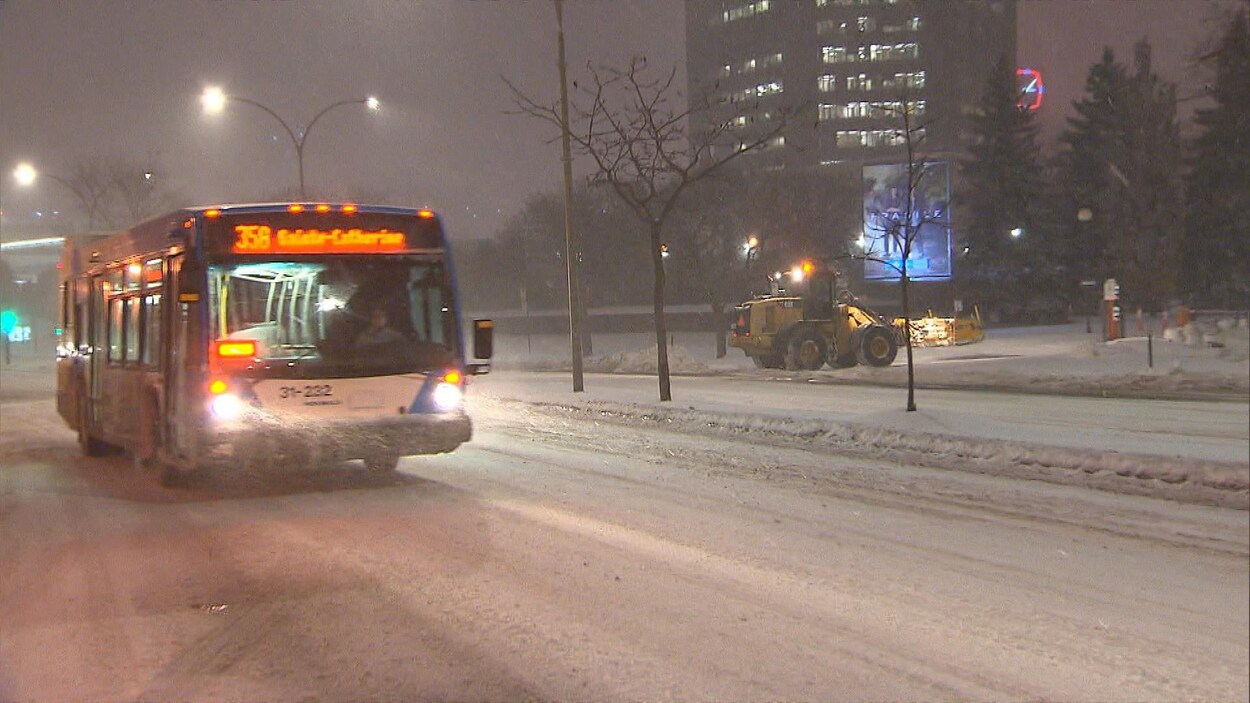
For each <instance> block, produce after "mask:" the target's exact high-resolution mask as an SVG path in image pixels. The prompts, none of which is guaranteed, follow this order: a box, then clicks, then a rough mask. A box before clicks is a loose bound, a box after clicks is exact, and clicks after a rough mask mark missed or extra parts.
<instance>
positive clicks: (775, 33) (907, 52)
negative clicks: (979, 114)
mask: <svg viewBox="0 0 1250 703" xmlns="http://www.w3.org/2000/svg"><path fill="white" fill-rule="evenodd" d="M1015 53H1016V7H1015V0H687V2H686V66H687V72H688V82H689V90H690V94H691V95H692V96H707V97H708V98H709V99H710V100H711V102H713V103H714V104H716V105H717V107H716V108H715V109H713V110H711V111H709V112H705V113H701V114H700V115H699V116H698V117H697V118H696V122H695V124H694V125H692V129H694V130H695V131H698V130H699V129H700V128H701V127H705V126H706V125H707V124H709V122H707V120H718V121H719V120H728V121H729V122H730V123H731V124H732V125H733V126H734V127H735V128H737V129H741V130H742V131H741V132H740V133H741V134H742V135H744V136H747V135H749V134H750V133H751V130H752V129H754V128H757V127H759V126H760V125H761V123H764V124H766V123H768V122H769V121H770V120H772V119H776V118H778V117H779V116H780V114H781V113H782V112H783V111H786V110H789V111H794V110H796V109H801V112H800V113H799V116H798V117H797V118H796V119H794V120H793V121H792V122H791V124H790V126H789V127H788V128H787V130H786V134H785V144H786V145H787V146H790V147H795V148H789V149H780V148H775V147H778V146H781V144H780V143H778V144H774V145H770V148H767V149H764V150H763V151H761V153H760V154H759V157H761V158H762V160H764V161H765V162H767V163H769V164H785V165H786V166H798V167H809V166H816V165H820V164H826V165H828V164H834V163H838V162H852V163H862V162H873V161H885V160H889V159H890V158H891V157H896V156H897V155H898V154H899V153H900V149H899V147H900V136H899V126H900V125H899V118H898V112H899V108H901V107H902V106H903V103H904V102H906V103H909V104H910V107H911V108H912V113H913V114H915V115H916V117H917V118H918V122H919V123H921V124H923V125H924V127H925V132H926V137H925V140H926V143H925V150H926V152H927V153H930V154H932V153H961V152H962V151H963V149H964V147H965V146H966V144H967V143H968V140H969V138H970V135H969V132H968V121H969V120H968V118H969V116H970V115H971V113H972V111H973V110H974V109H975V108H976V104H977V102H978V101H979V97H980V94H981V92H982V90H983V89H984V86H985V81H986V78H987V77H988V71H989V69H990V67H991V66H992V65H993V64H994V62H995V61H997V60H998V59H999V58H1000V57H1005V58H1006V59H1007V61H1008V63H1009V64H1010V63H1014V60H1015Z"/></svg>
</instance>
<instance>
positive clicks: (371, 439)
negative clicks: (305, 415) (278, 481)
mask: <svg viewBox="0 0 1250 703" xmlns="http://www.w3.org/2000/svg"><path fill="white" fill-rule="evenodd" d="M472 436H473V425H472V422H471V421H470V420H469V416H468V415H467V414H465V413H464V412H447V413H414V414H404V415H395V416H390V417H380V418H369V419H367V420H362V419H359V418H345V419H318V420H315V421H314V420H308V419H302V418H301V419H282V420H279V419H277V418H273V417H249V418H247V419H246V420H244V421H233V422H229V423H218V424H210V425H209V426H206V427H204V428H202V430H201V432H200V443H199V444H200V448H201V451H200V455H201V458H202V460H205V461H207V462H209V463H220V462H223V461H224V462H238V461H244V462H246V463H249V464H264V463H267V462H272V463H279V462H283V463H286V462H297V463H307V464H317V463H320V462H330V461H343V460H347V459H363V458H366V457H373V456H382V455H399V456H409V455H414V454H440V453H444V452H450V451H452V450H454V449H456V448H457V447H459V446H460V445H461V444H463V443H465V442H467V441H469V439H470V438H472Z"/></svg>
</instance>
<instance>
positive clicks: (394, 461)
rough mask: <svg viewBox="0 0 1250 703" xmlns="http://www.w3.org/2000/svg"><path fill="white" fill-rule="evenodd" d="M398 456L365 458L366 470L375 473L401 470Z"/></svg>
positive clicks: (383, 455) (388, 455) (385, 455)
mask: <svg viewBox="0 0 1250 703" xmlns="http://www.w3.org/2000/svg"><path fill="white" fill-rule="evenodd" d="M399 460H400V456H399V455H398V454H380V455H377V456H367V457H365V468H366V469H369V470H370V471H373V472H375V473H390V472H391V471H394V470H395V469H397V468H399Z"/></svg>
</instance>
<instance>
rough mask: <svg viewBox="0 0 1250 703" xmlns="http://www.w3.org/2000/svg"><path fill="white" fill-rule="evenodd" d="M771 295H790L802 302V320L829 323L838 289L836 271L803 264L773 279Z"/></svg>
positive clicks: (810, 262)
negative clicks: (772, 292) (826, 321)
mask: <svg viewBox="0 0 1250 703" xmlns="http://www.w3.org/2000/svg"><path fill="white" fill-rule="evenodd" d="M773 284H774V286H775V290H774V295H789V296H794V297H797V298H799V299H800V300H802V303H803V319H805V320H831V319H833V307H834V301H835V297H834V296H835V294H836V292H837V288H838V272H837V270H835V269H833V268H830V267H828V266H824V265H821V264H818V263H816V262H814V261H804V262H803V263H802V264H800V265H798V266H795V267H794V268H793V269H791V270H789V271H786V272H783V273H781V274H779V275H778V276H775V277H774V279H773Z"/></svg>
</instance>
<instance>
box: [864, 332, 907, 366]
mask: <svg viewBox="0 0 1250 703" xmlns="http://www.w3.org/2000/svg"><path fill="white" fill-rule="evenodd" d="M858 336H859V340H858V343H856V345H855V353H856V357H857V358H858V359H859V363H861V364H865V365H867V366H889V365H890V364H893V363H894V357H895V356H898V343H897V342H896V341H895V340H894V334H893V333H891V332H890V330H888V329H886V328H885V327H882V326H880V325H873V326H871V327H866V328H864V329H863V331H862V332H861V333H860V334H859V335H858Z"/></svg>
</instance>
